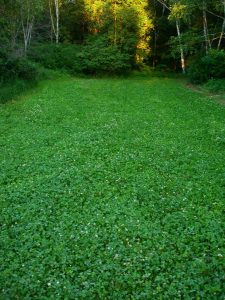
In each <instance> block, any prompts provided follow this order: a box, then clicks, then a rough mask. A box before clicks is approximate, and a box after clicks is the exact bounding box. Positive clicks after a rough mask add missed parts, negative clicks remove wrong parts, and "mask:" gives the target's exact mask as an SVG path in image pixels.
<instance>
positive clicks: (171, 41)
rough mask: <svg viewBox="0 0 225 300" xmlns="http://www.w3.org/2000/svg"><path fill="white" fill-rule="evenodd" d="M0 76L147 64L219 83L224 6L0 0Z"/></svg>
mask: <svg viewBox="0 0 225 300" xmlns="http://www.w3.org/2000/svg"><path fill="white" fill-rule="evenodd" d="M0 30H1V31H0V45H1V48H0V77H1V81H5V80H9V79H12V78H14V77H15V78H16V77H19V78H25V79H30V78H33V77H35V76H37V70H36V64H35V63H38V64H40V65H43V66H44V67H46V68H51V69H65V70H67V71H68V72H70V73H72V74H76V73H85V74H95V73H110V74H113V73H116V74H117V73H124V72H128V71H129V70H131V69H132V68H140V67H142V66H143V65H149V66H151V67H152V68H163V69H172V70H176V71H183V73H187V72H188V74H189V76H190V78H191V80H192V81H194V82H205V81H207V80H208V79H211V78H224V77H225V54H224V51H223V49H224V47H225V0H0Z"/></svg>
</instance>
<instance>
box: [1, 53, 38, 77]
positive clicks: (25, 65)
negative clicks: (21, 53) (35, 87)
mask: <svg viewBox="0 0 225 300" xmlns="http://www.w3.org/2000/svg"><path fill="white" fill-rule="evenodd" d="M37 77H38V69H37V67H36V65H35V64H34V63H33V62H30V61H29V60H27V59H26V58H21V57H13V56H12V55H11V56H10V55H8V54H7V52H6V51H4V50H1V51H0V79H1V81H4V82H5V81H11V80H13V79H24V80H36V78H37Z"/></svg>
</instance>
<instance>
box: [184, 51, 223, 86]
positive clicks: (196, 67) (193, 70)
mask: <svg viewBox="0 0 225 300" xmlns="http://www.w3.org/2000/svg"><path fill="white" fill-rule="evenodd" d="M188 75H189V78H190V80H191V81H192V82H193V83H203V82H206V81H207V80H209V79H213V78H214V79H221V78H225V52H224V51H218V50H211V51H210V52H209V53H208V54H207V55H205V56H203V57H202V58H200V59H196V60H195V61H194V62H192V63H191V64H190V67H189V70H188Z"/></svg>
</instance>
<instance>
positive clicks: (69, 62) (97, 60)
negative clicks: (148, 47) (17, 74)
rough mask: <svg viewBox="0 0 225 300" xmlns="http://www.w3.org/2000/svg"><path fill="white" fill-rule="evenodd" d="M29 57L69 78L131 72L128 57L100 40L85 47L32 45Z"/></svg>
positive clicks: (129, 58) (103, 40) (102, 39)
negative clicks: (60, 70)
mask: <svg viewBox="0 0 225 300" xmlns="http://www.w3.org/2000/svg"><path fill="white" fill-rule="evenodd" d="M29 57H30V58H31V59H32V60H34V61H35V62H38V63H40V64H42V65H43V66H44V67H46V68H50V69H64V70H66V71H68V72H69V73H71V74H76V73H85V74H97V73H109V74H121V73H124V72H127V71H128V70H129V69H130V68H131V57H130V55H129V54H126V53H122V52H121V51H120V50H119V49H118V48H117V47H116V46H109V45H107V41H106V40H105V39H104V38H98V39H95V40H92V41H91V42H90V41H88V42H87V43H86V44H85V45H82V46H80V45H54V44H45V45H43V44H42V45H36V46H35V48H33V49H32V51H30V53H29Z"/></svg>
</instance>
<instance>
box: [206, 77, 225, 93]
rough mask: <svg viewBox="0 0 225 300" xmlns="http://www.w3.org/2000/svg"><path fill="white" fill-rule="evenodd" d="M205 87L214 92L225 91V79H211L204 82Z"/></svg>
mask: <svg viewBox="0 0 225 300" xmlns="http://www.w3.org/2000/svg"><path fill="white" fill-rule="evenodd" d="M204 88H206V89H207V90H208V91H210V92H212V93H224V92H225V79H210V80H209V81H208V82H206V83H205V84H204Z"/></svg>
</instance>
